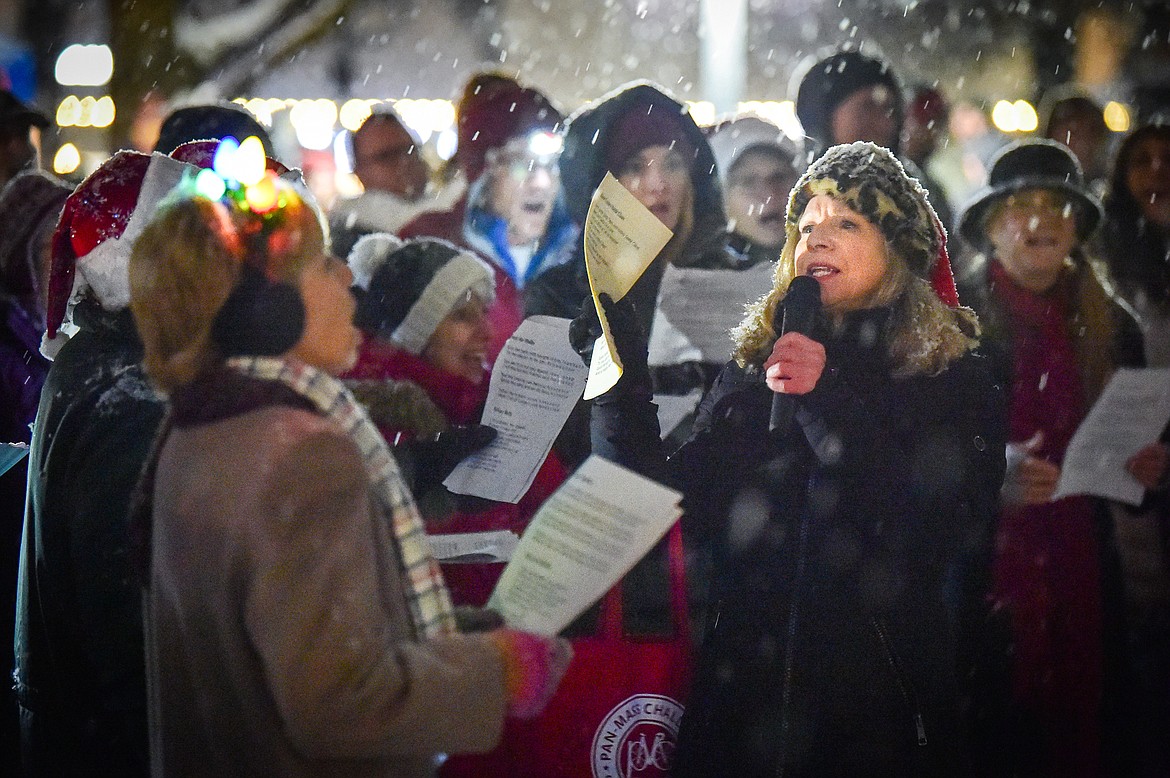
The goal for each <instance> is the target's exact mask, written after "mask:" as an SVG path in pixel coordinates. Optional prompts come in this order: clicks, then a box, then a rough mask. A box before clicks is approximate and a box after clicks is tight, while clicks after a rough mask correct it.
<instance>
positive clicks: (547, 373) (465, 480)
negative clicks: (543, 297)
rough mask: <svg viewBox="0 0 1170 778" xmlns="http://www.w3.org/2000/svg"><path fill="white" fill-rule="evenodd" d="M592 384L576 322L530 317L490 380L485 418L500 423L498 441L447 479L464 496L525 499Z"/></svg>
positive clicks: (492, 423)
mask: <svg viewBox="0 0 1170 778" xmlns="http://www.w3.org/2000/svg"><path fill="white" fill-rule="evenodd" d="M584 386H585V367H584V365H582V364H581V357H580V356H578V355H577V352H575V351H573V347H572V346H571V345H570V344H569V320H568V319H559V318H556V317H553V316H531V317H529V318H527V319H525V320H524V322H523V323H522V324H521V325H520V327H519V328H518V329H517V330H516V332H514V333H513V334H512V337H510V338H508V342H507V343H505V344H504V348H503V350H502V351H501V352H500V356H499V357H498V358H497V359H496V365H495V368H494V369H493V370H492V378H491V383H490V384H489V386H488V395H487V402H486V403H485V405H484V411H483V419H482V423H483V424H486V425H488V426H489V427H494V428H495V429H496V431H497V433H498V434H497V436H496V439H495V440H493V441H492V443H491V445H489V446H486V447H485V448H483V449H481V450H479V451H477V452H476V453H474V454H472V455H471V456H470V457H468V458H467V459H465V460H463V461H462V462H460V463H459V464H458V465H457V466H456V467H455V469H454V470H452V471H451V474H450V475H448V476H447V478H446V480H444V481H443V485H444V486H446V487H447V488H448V489H450V490H451V491H452V492H455V493H456V494H471V495H475V496H476V497H483V498H484V499H486V500H497V501H499V502H510V503H516V502H519V501H520V498H522V497H523V496H524V495H525V493H526V492H527V491H528V489H529V487H530V486H532V482H533V480H535V478H536V473H537V471H539V470H540V466H541V465H542V464H543V463H544V460H545V457H547V456H548V452H549V450H550V449H551V448H552V444H553V441H554V440H556V437H557V435H558V434H560V431H561V428H562V427H564V426H565V420H566V419H568V418H569V412H570V411H572V410H573V406H574V405H576V404H577V398H579V397H580V396H581V390H582V388H583V387H584Z"/></svg>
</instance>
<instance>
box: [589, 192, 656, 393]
mask: <svg viewBox="0 0 1170 778" xmlns="http://www.w3.org/2000/svg"><path fill="white" fill-rule="evenodd" d="M673 235H674V233H673V232H671V231H670V230H669V229H668V228H667V227H666V225H665V224H663V223H662V222H660V221H658V218H657V217H656V216H655V215H654V214H653V213H651V212H650V211H649V209H647V208H646V206H644V205H642V204H641V203H640V202H638V199H637V198H636V197H634V196H633V195H632V194H630V192H629V190H627V189H626V188H625V187H624V186H622V184H621V182H620V181H618V180H617V179H616V178H614V177H613V174H611V173H606V174H605V178H603V179H602V181H601V184H600V185H598V187H597V190H596V191H595V192H594V193H593V200H592V202H590V204H589V213H588V214H586V216H585V235H584V241H585V271H586V274H587V275H588V276H589V289H590V291H591V292H592V293H593V304H594V305H595V306H597V316H598V318H599V319H600V320H601V332H602V335H601V339H600V340H598V345H602V344H603V343H604V345H605V349H604V351H605V353H604V355H599V354H598V348H597V346H594V348H593V363H592V364H591V365H590V366H589V380H588V382H587V383H586V384H585V399H586V400H590V399H593V398H594V397H597V396H598V395H600V394H604V393H605V392H607V391H608V390H609V389H610V388H611V387H612V386H613V385H614V384H616V383H617V382H618V379H619V378H621V377H622V365H621V362H620V361H619V360H618V359H617V356H616V351H617V350H616V349H615V348H614V345H613V336H612V335H611V334H610V331H609V321H608V320H607V319H606V317H605V311H604V309H602V307H601V301H600V300H599V299H598V296H599V295H600V294H601V293H602V292H604V293H606V294H608V295H609V296H610V297H611V298H612V299H613V300H620V299H622V298H623V297H625V296H626V292H628V291H630V288H631V287H633V285H634V283H635V282H636V281H637V280H638V279H639V278H641V276H642V273H644V272H645V271H646V268H647V267H649V266H650V263H651V262H653V261H654V258H655V257H657V256H658V252H659V251H662V247H663V246H665V245H666V244H667V242H668V241H669V240H670V239H671V237H672V236H673Z"/></svg>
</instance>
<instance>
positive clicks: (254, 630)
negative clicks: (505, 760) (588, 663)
mask: <svg viewBox="0 0 1170 778" xmlns="http://www.w3.org/2000/svg"><path fill="white" fill-rule="evenodd" d="M154 506H155V512H154V529H153V539H152V567H151V581H150V588H149V590H148V591H147V593H146V598H145V600H144V605H145V615H146V621H147V636H146V649H147V651H146V653H147V673H148V688H149V694H150V700H149V703H150V715H151V740H152V742H151V752H152V761H153V772H154V774H155V775H156V776H187V775H201V776H204V775H217V776H226V775H249V776H251V775H280V776H374V775H377V776H421V775H429V774H431V770H432V768H431V765H432V764H433V761H434V755H435V754H437V753H440V752H461V751H473V752H474V751H484V750H487V749H490V748H492V747H493V746H494V744H495V743H496V741H497V740H498V738H499V735H500V730H501V727H502V723H503V716H504V705H505V700H504V682H503V665H502V660H501V657H500V655H499V653H498V652H497V651H496V650H495V648H493V646H492V644H490V643H489V641H488V639H487V638H485V637H484V636H483V635H459V636H453V637H450V638H444V639H441V640H431V641H428V642H425V643H419V642H416V640H415V638H414V630H413V626H412V623H411V619H410V615H409V612H408V607H407V604H406V601H405V599H404V597H403V592H402V589H401V584H400V575H399V567H398V560H397V556H396V554H395V551H394V547H393V544H392V538H391V536H390V531H389V524H388V519H387V517H386V516H384V515H383V514H382V512H381V509H380V508H379V507H377V503H376V501H375V500H374V498H373V497H372V495H371V493H370V491H369V483H368V480H367V478H366V475H365V470H364V469H363V467H362V462H361V459H360V456H359V453H358V450H357V448H356V447H355V446H354V444H353V443H352V442H351V441H350V439H349V438H348V437H346V436H344V435H343V434H341V433H340V432H339V431H337V430H336V429H335V428H334V427H333V426H332V425H331V424H330V423H329V422H328V421H327V420H326V419H324V418H322V417H320V416H317V415H314V414H312V413H309V412H306V411H303V410H299V409H294V408H291V407H287V406H268V407H263V408H260V409H257V410H252V411H249V412H246V413H244V414H242V415H238V416H234V417H230V418H227V419H222V420H220V421H215V422H212V423H210V424H205V425H201V426H194V427H186V428H176V429H174V430H173V431H172V433H171V435H170V437H169V438H168V440H167V442H166V444H165V446H164V447H163V450H162V452H161V458H160V460H159V466H158V473H157V479H156V481H155V491H154Z"/></svg>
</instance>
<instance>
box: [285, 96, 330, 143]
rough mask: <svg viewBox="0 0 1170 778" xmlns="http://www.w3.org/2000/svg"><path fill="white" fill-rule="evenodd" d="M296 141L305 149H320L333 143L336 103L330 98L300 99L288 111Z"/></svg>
mask: <svg viewBox="0 0 1170 778" xmlns="http://www.w3.org/2000/svg"><path fill="white" fill-rule="evenodd" d="M288 119H289V121H290V122H291V123H292V126H293V129H294V130H295V131H296V134H297V142H298V143H300V144H301V146H303V147H304V148H306V149H313V150H314V151H322V150H324V149H327V148H329V146H330V144H332V143H333V126H334V125H335V124H336V123H337V104H336V103H334V102H333V101H332V100H326V99H321V100H300V101H298V102H297V104H296V105H294V106H292V107H291V108H290V109H289V111H288Z"/></svg>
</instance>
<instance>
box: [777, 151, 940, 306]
mask: <svg viewBox="0 0 1170 778" xmlns="http://www.w3.org/2000/svg"><path fill="white" fill-rule="evenodd" d="M822 194H823V195H828V196H830V197H832V198H834V199H836V200H840V201H841V202H844V203H845V204H846V205H848V206H849V207H850V208H851V209H853V210H854V211H856V212H857V213H859V214H861V215H862V216H864V217H865V218H866V219H868V220H869V221H870V222H872V223H873V224H874V225H875V226H876V227H877V228H878V229H879V230H881V232H882V235H883V236H885V238H886V241H887V242H889V244H890V246H891V247H892V248H893V250H894V252H896V253H897V255H898V256H899V257H901V258H902V260H904V261H905V262H906V264H907V266H908V267H909V268H910V271H911V272H912V273H914V274H915V275H916V276H918V277H919V278H923V279H926V280H927V281H929V282H930V285H931V287H932V288H933V289H934V291H935V294H937V295H938V297H939V299H940V300H942V301H943V302H944V303H946V304H947V305H949V306H951V307H954V306H957V305H958V304H959V298H958V294H957V292H956V291H955V280H954V276H953V275H952V274H951V264H950V258H949V257H948V256H947V249H946V230H945V229H943V226H942V222H941V221H940V220H939V218H938V214H936V213H935V211H934V208H932V207H931V205H930V201H929V200H928V199H927V196H926V191H925V190H923V188H922V187H921V186H920V185H919V183H918V181H917V179H914V178H910V176H908V175H906V170H905V169H904V168H903V167H902V163H901V162H899V161H898V159H897V158H896V157H895V156H894V155H893V154H892V153H891V152H890V151H889V150H888V149H884V148H882V147H881V146H876V145H874V144H873V143H868V142H865V141H858V142H855V143H846V144H842V145H840V146H833V147H832V148H830V149H829V150H828V151H826V152H825V153H824V155H823V156H822V157H820V159H818V160H816V161H815V162H813V163H812V165H810V166H809V168H808V170H807V171H805V173H804V175H803V176H801V178H800V180H799V181H797V183H796V186H795V187H794V188H793V190H792V196H791V197H790V199H789V202H788V215H787V218H786V224H787V232H788V240H789V242H791V244H792V245H796V243H797V242H798V241H799V240H800V234H799V228H798V224H799V221H800V216H801V214H803V213H804V209H805V206H807V205H808V202H809V200H811V199H812V198H813V197H814V196H815V195H822Z"/></svg>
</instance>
